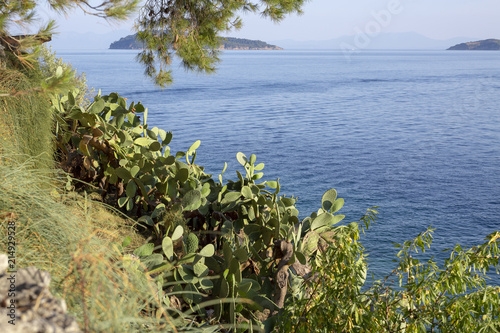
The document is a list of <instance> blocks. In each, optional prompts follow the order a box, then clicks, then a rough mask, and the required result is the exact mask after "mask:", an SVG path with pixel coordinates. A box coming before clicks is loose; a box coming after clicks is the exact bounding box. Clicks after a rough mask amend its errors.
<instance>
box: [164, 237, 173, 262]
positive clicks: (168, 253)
mask: <svg viewBox="0 0 500 333" xmlns="http://www.w3.org/2000/svg"><path fill="white" fill-rule="evenodd" d="M161 247H162V249H163V253H164V254H165V257H167V259H168V260H170V261H172V259H173V257H174V243H173V242H172V239H171V238H170V237H167V236H166V237H164V238H163V241H162V242H161Z"/></svg>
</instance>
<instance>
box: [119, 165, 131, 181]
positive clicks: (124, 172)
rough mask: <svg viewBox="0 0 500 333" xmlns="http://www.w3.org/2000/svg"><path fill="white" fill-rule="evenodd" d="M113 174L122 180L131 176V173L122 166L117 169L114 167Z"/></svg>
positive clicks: (126, 179)
mask: <svg viewBox="0 0 500 333" xmlns="http://www.w3.org/2000/svg"><path fill="white" fill-rule="evenodd" d="M115 174H116V175H117V176H118V177H120V178H121V179H123V180H124V181H128V180H129V179H130V178H132V175H131V174H130V171H128V170H127V169H125V168H124V167H120V168H118V169H115Z"/></svg>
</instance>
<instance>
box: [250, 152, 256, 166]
mask: <svg viewBox="0 0 500 333" xmlns="http://www.w3.org/2000/svg"><path fill="white" fill-rule="evenodd" d="M256 160H257V156H255V155H254V154H252V155H250V164H254V163H255V161H256Z"/></svg>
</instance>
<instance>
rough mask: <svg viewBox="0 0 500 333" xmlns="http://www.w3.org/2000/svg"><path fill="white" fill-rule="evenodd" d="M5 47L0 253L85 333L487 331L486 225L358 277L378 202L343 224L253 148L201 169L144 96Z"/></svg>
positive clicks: (491, 292)
mask: <svg viewBox="0 0 500 333" xmlns="http://www.w3.org/2000/svg"><path fill="white" fill-rule="evenodd" d="M273 4H274V5H275V6H278V5H280V4H281V5H282V6H284V7H283V8H289V6H290V2H289V1H287V2H283V3H281V2H279V1H274V2H273ZM298 4H301V2H297V3H296V5H298ZM294 8H295V7H294ZM172 10H175V8H173V9H172ZM206 10H207V11H208V13H211V12H210V11H209V10H210V8H207V9H206ZM196 13H197V15H201V14H200V13H198V12H196ZM279 14H280V13H279V12H276V13H270V14H269V15H271V17H277V18H279V17H280V16H279ZM273 15H274V16H273ZM2 31H3V33H4V34H5V33H6V30H5V29H4V30H2ZM197 36H198V37H200V36H202V35H197ZM35 40H36V39H33V40H32V41H31V42H33V43H34V42H35ZM31 45H32V47H33V44H31ZM18 50H19V49H18V48H14V49H6V50H5V56H2V58H1V60H2V63H3V64H5V68H2V69H0V73H1V76H0V77H1V80H0V124H1V126H0V178H1V181H0V193H1V194H2V195H1V196H0V218H1V220H2V227H1V228H0V239H1V240H2V241H1V242H0V244H1V246H0V251H1V252H4V253H8V254H9V255H11V256H14V257H15V263H16V265H17V266H18V267H26V266H29V265H35V266H37V267H39V268H41V269H44V270H47V271H49V272H50V273H51V275H52V276H53V282H52V285H51V288H52V289H53V290H52V291H53V293H54V294H55V295H59V296H60V297H62V298H64V299H65V300H66V301H67V303H68V308H69V311H70V313H71V314H73V315H74V316H76V318H77V320H78V322H79V324H80V326H81V328H82V330H83V331H84V332H156V331H158V332H160V331H161V332H188V331H189V332H216V331H223V332H224V331H225V332H351V331H354V332H494V331H498V329H500V323H499V321H498V318H499V315H500V313H499V312H500V297H499V292H500V288H499V287H498V286H494V285H489V284H488V283H487V281H488V273H489V272H490V270H491V271H497V272H498V269H499V268H500V266H499V257H500V249H499V246H498V245H499V242H500V233H499V232H494V233H492V234H490V235H485V236H486V238H485V241H484V243H483V244H479V245H477V246H474V247H471V248H462V247H461V246H459V245H457V246H455V247H454V248H453V249H450V250H448V252H449V257H448V259H446V260H445V261H443V262H437V261H435V260H434V259H433V258H430V259H428V258H425V256H424V255H425V251H426V249H428V248H429V247H430V246H431V244H432V231H433V229H432V228H428V229H427V230H423V231H422V233H420V234H419V235H418V236H417V237H415V238H414V239H413V240H409V241H406V242H404V243H402V244H395V246H396V247H397V248H399V249H400V251H399V252H398V254H397V256H396V258H395V264H394V265H395V268H394V269H393V270H392V271H389V272H387V275H386V277H385V278H383V279H381V280H378V281H371V282H370V280H369V279H367V276H369V270H368V266H367V262H366V256H367V254H366V253H365V251H364V248H363V246H362V237H363V235H364V233H365V232H369V228H370V226H371V225H372V224H373V223H375V222H376V219H377V214H378V211H377V210H378V208H377V207H371V208H367V210H366V211H365V212H360V216H359V219H358V220H357V221H345V220H344V218H345V216H344V215H342V214H341V213H340V212H341V210H342V208H343V206H344V200H343V199H342V198H339V197H338V193H337V191H335V190H334V189H330V190H328V191H326V192H325V193H324V194H323V196H322V198H321V200H320V201H319V202H318V203H317V210H316V211H314V212H309V213H308V214H304V213H302V214H299V211H298V210H297V208H296V201H297V199H296V197H294V196H284V195H282V194H281V193H280V189H281V184H280V181H279V179H266V178H265V177H264V173H263V170H264V166H265V165H264V163H262V162H260V161H258V160H257V156H255V155H254V154H251V153H247V154H244V153H238V154H237V155H236V160H237V161H238V163H239V167H238V169H237V170H226V167H225V168H224V169H223V170H221V171H220V174H218V175H215V176H214V175H210V174H207V173H206V172H205V171H204V168H203V166H200V165H198V164H196V157H197V155H198V154H201V153H202V151H201V150H199V147H200V141H195V139H196V138H193V144H192V145H191V147H190V148H189V149H188V150H187V151H179V152H174V151H171V149H170V143H171V142H172V140H174V139H175V136H174V133H171V132H169V131H168V129H161V128H158V127H155V126H154V124H149V123H148V110H147V101H145V104H142V103H140V102H137V103H135V102H134V101H128V100H127V99H126V98H125V97H123V96H120V95H119V94H118V93H111V94H109V95H102V94H101V93H100V92H99V93H97V94H95V96H89V95H88V94H89V92H88V88H86V85H85V79H84V77H76V76H75V72H74V70H73V69H72V68H71V67H70V66H68V65H66V64H64V63H63V62H62V61H61V60H59V59H57V57H55V55H53V54H51V53H50V52H41V53H40V52H38V53H33V51H37V50H38V48H35V47H33V48H32V49H30V52H31V53H29V54H27V53H24V52H17V51H18ZM26 52H27V51H26ZM27 55H30V56H31V57H29V56H27ZM34 55H36V58H33V56H34ZM186 126H189V124H186ZM228 175H229V176H228ZM299 216H306V217H305V218H299ZM7 224H9V225H11V224H15V226H16V228H15V230H16V232H15V246H12V245H8V244H9V237H12V235H11V234H9V231H8V229H7V227H6V226H7Z"/></svg>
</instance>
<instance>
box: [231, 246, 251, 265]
mask: <svg viewBox="0 0 500 333" xmlns="http://www.w3.org/2000/svg"><path fill="white" fill-rule="evenodd" d="M233 254H234V256H235V257H236V259H238V261H239V262H245V261H247V260H248V252H247V250H246V249H245V248H243V247H240V248H239V249H237V250H236V251H234V253H233Z"/></svg>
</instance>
